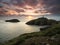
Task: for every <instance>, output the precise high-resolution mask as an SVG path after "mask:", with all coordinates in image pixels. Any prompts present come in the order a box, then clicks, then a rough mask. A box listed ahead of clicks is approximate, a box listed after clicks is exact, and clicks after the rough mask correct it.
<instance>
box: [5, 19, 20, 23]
mask: <svg viewBox="0 0 60 45" xmlns="http://www.w3.org/2000/svg"><path fill="white" fill-rule="evenodd" d="M5 22H13V23H16V22H20V21H19V20H18V19H11V20H5Z"/></svg>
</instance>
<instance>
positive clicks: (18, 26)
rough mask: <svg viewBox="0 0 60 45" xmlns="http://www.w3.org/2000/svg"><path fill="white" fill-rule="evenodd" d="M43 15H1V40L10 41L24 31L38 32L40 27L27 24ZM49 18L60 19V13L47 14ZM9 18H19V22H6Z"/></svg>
mask: <svg viewBox="0 0 60 45" xmlns="http://www.w3.org/2000/svg"><path fill="white" fill-rule="evenodd" d="M39 17H42V16H1V17H0V42H5V41H8V40H10V39H12V38H15V37H17V36H19V35H21V34H24V33H31V32H38V31H40V27H43V26H32V25H26V24H25V23H26V22H28V21H29V20H32V19H36V18H39ZM44 17H47V18H48V19H54V20H60V16H59V15H46V16H44ZM8 19H18V20H20V22H18V23H10V22H5V20H8Z"/></svg>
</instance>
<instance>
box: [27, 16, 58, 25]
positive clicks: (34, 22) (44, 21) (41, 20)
mask: <svg viewBox="0 0 60 45" xmlns="http://www.w3.org/2000/svg"><path fill="white" fill-rule="evenodd" d="M57 23H58V21H56V20H53V19H47V18H45V17H41V18H38V19H34V20H31V21H28V22H27V23H26V24H27V25H39V26H44V25H52V24H57Z"/></svg>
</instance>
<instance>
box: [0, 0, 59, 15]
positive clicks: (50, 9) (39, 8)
mask: <svg viewBox="0 0 60 45" xmlns="http://www.w3.org/2000/svg"><path fill="white" fill-rule="evenodd" d="M59 13H60V0H0V14H3V15H45V14H59Z"/></svg>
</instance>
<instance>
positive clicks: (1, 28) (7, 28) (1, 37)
mask: <svg viewBox="0 0 60 45" xmlns="http://www.w3.org/2000/svg"><path fill="white" fill-rule="evenodd" d="M39 28H40V27H39V26H29V25H26V24H25V22H19V23H6V22H4V23H0V41H6V40H9V39H12V38H14V37H17V36H19V35H21V34H24V33H31V32H37V31H39Z"/></svg>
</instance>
